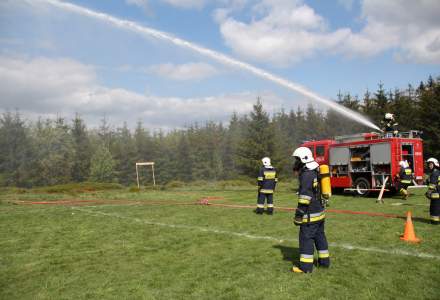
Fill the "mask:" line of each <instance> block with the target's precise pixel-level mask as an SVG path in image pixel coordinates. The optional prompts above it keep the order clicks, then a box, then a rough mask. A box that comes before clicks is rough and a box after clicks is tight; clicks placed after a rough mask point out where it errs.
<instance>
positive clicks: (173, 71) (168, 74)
mask: <svg viewBox="0 0 440 300" xmlns="http://www.w3.org/2000/svg"><path fill="white" fill-rule="evenodd" d="M150 71H151V72H153V73H155V74H157V75H159V76H162V77H165V78H169V79H173V80H179V81H185V80H200V79H204V78H208V77H211V76H213V75H215V74H216V73H217V70H216V69H215V68H214V67H213V66H211V65H209V64H206V63H186V64H181V65H174V64H171V63H168V64H161V65H156V66H152V67H151V68H150Z"/></svg>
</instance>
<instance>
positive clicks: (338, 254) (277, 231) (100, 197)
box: [0, 185, 440, 299]
mask: <svg viewBox="0 0 440 300" xmlns="http://www.w3.org/2000/svg"><path fill="white" fill-rule="evenodd" d="M423 192H424V191H422V190H419V191H417V192H416V194H417V195H413V196H412V197H411V198H410V199H409V200H408V201H407V202H405V203H403V204H402V205H395V204H399V203H402V201H400V200H399V199H398V198H394V199H390V198H387V199H386V201H385V204H376V203H375V199H374V198H357V197H351V196H343V195H339V196H334V197H333V198H332V200H331V207H330V209H339V210H353V211H368V212H382V213H389V214H397V215H401V216H402V217H404V216H405V213H406V211H408V210H411V211H412V212H413V217H414V225H415V229H416V234H417V235H418V236H419V237H420V238H421V239H422V240H423V241H422V243H420V244H418V245H412V244H406V243H405V242H402V241H400V239H399V235H400V234H402V233H403V228H404V223H405V220H404V219H400V218H384V217H372V216H365V215H352V214H341V213H332V212H328V213H327V221H326V228H327V237H328V240H329V242H330V243H331V246H330V251H331V259H332V266H331V268H330V269H328V270H323V269H315V270H314V272H313V273H312V274H309V275H301V274H293V273H291V272H290V269H291V266H292V264H293V262H296V260H297V259H298V242H297V237H298V228H297V227H295V226H294V225H293V222H292V216H293V212H288V211H280V210H278V211H275V215H273V216H269V215H263V216H258V215H255V214H254V213H253V211H252V208H230V207H218V206H206V205H191V203H193V202H196V201H197V200H199V199H201V198H204V197H221V198H222V199H216V200H212V201H211V202H212V203H224V204H240V205H252V206H253V205H254V204H255V198H256V195H255V190H254V189H252V188H249V187H242V188H240V187H234V188H231V189H229V190H222V189H219V188H216V187H215V186H212V185H210V186H200V185H198V186H193V187H186V188H176V189H168V190H158V191H153V190H145V191H143V192H140V193H134V192H129V190H128V189H114V190H108V191H106V190H102V191H96V192H88V193H81V192H71V193H68V192H65V193H60V194H56V193H50V194H49V193H45V192H43V191H41V190H40V191H38V190H36V191H19V190H15V191H14V190H3V191H2V192H1V194H0V199H1V201H0V202H1V204H0V299H84V298H95V299H124V298H130V299H188V298H192V299H398V298H403V297H405V298H406V299H440V281H439V280H440V226H437V227H436V226H433V225H430V224H429V223H428V222H427V219H428V217H429V216H428V215H429V212H428V209H429V207H428V202H427V200H426V199H425V198H424V196H423ZM78 199H79V200H90V201H93V202H78V203H79V204H81V205H77V204H76V203H74V202H70V203H69V202H68V203H67V204H66V205H49V204H33V205H30V204H26V203H30V202H32V201H34V202H41V201H46V202H49V201H60V200H64V201H66V200H68V201H72V200H75V201H76V200H78ZM16 203H20V204H16ZM152 204H154V205H152ZM179 204H188V205H179ZM275 205H276V206H282V207H294V206H295V205H296V196H295V195H294V192H293V191H291V190H290V189H289V188H287V187H284V188H282V189H280V190H279V191H278V192H277V193H276V195H275Z"/></svg>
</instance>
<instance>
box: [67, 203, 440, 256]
mask: <svg viewBox="0 0 440 300" xmlns="http://www.w3.org/2000/svg"><path fill="white" fill-rule="evenodd" d="M72 209H74V210H78V211H82V212H85V213H88V214H90V215H94V216H106V217H113V218H118V219H124V220H130V221H134V222H137V223H142V224H146V225H153V226H161V227H168V228H177V229H189V230H197V231H201V232H209V233H215V234H223V235H229V236H236V237H242V238H247V239H251V240H269V241H274V242H279V243H282V242H298V240H297V239H281V238H276V237H272V236H267V235H253V234H249V233H244V232H234V231H227V230H220V229H214V228H205V227H200V226H192V225H182V224H169V223H161V222H153V221H148V220H143V219H139V218H133V217H126V216H122V215H119V214H115V213H105V212H102V211H96V210H95V211H90V210H88V209H84V208H79V207H72ZM329 245H330V246H331V247H335V248H340V249H344V250H350V251H351V250H359V251H366V252H375V253H382V254H392V255H400V256H412V257H419V258H433V259H438V260H440V256H439V255H435V254H429V253H421V252H408V251H405V250H400V249H380V248H375V247H361V246H354V245H350V244H346V243H343V244H339V243H329Z"/></svg>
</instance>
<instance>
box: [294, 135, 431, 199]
mask: <svg viewBox="0 0 440 300" xmlns="http://www.w3.org/2000/svg"><path fill="white" fill-rule="evenodd" d="M301 146H304V147H308V148H310V149H311V150H312V153H313V154H314V156H315V160H316V162H318V163H319V164H327V165H329V167H330V176H331V184H332V189H340V190H342V189H343V190H344V191H354V192H356V193H357V194H359V195H367V194H368V193H369V192H371V191H378V190H380V189H381V188H382V186H383V185H384V183H385V189H386V190H387V191H395V190H396V185H397V176H396V175H397V174H399V170H400V166H399V162H400V161H402V160H406V161H407V162H408V163H409V165H410V167H411V168H412V170H413V174H414V177H415V181H416V183H417V184H422V183H423V170H424V168H423V166H424V164H423V163H424V162H423V143H422V139H421V138H420V134H419V132H418V131H414V130H413V131H410V132H402V133H399V134H398V135H397V136H393V135H392V134H391V135H390V134H379V133H362V134H356V135H350V136H341V137H336V138H335V139H332V140H320V141H309V142H305V143H303V144H302V145H301Z"/></svg>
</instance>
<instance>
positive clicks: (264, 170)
mask: <svg viewBox="0 0 440 300" xmlns="http://www.w3.org/2000/svg"><path fill="white" fill-rule="evenodd" d="M261 161H262V162H263V166H262V167H261V169H260V171H259V172H258V178H257V181H258V198H257V209H256V210H255V212H256V213H257V214H262V213H263V212H264V202H265V201H267V213H268V214H269V215H272V214H273V193H274V191H275V186H276V184H277V181H278V178H277V171H276V170H275V168H274V167H272V165H271V163H270V158H269V157H264V158H263V159H262V160H261Z"/></svg>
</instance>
